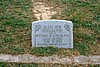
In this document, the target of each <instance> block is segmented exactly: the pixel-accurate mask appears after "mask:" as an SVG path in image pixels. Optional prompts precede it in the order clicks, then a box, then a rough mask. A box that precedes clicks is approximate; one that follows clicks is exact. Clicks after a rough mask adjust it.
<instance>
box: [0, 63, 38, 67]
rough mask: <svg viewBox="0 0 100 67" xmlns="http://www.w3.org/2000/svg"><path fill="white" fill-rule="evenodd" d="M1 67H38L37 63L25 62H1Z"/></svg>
mask: <svg viewBox="0 0 100 67" xmlns="http://www.w3.org/2000/svg"><path fill="white" fill-rule="evenodd" d="M0 67H37V64H35V63H31V64H25V63H6V62H0Z"/></svg>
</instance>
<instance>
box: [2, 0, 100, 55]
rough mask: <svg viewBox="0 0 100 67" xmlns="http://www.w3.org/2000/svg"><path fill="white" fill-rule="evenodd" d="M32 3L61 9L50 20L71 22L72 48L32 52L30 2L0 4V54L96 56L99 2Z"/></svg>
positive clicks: (53, 0)
mask: <svg viewBox="0 0 100 67" xmlns="http://www.w3.org/2000/svg"><path fill="white" fill-rule="evenodd" d="M36 1H42V2H46V3H47V4H48V5H50V6H53V7H59V8H60V9H61V10H60V11H61V13H57V14H56V15H54V16H52V18H53V19H63V20H71V21H72V22H73V24H74V48H73V49H63V48H61V49H58V48H53V47H46V48H43V47H41V48H32V44H31V22H33V21H35V20H37V19H36V17H35V16H34V13H33V8H32V2H31V0H30V1H29V0H1V1H0V53H8V54H24V53H31V54H34V55H38V56H48V55H53V54H57V55H65V56H66V55H70V56H71V55H95V54H96V55H99V54H100V48H99V47H100V43H99V41H100V36H99V33H100V5H99V4H100V1H99V0H91V1H90V0H87V1H85V0H84V1H82V0H50V1H48V0H34V2H36ZM50 2H51V3H50ZM55 4H56V5H55ZM62 6H63V8H62ZM55 10H56V9H55ZM56 11H58V10H56Z"/></svg>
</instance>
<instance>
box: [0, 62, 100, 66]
mask: <svg viewBox="0 0 100 67" xmlns="http://www.w3.org/2000/svg"><path fill="white" fill-rule="evenodd" d="M66 66H67V67H100V65H90V64H89V65H69V64H66V65H63V64H36V63H27V64H25V63H6V62H0V67H66Z"/></svg>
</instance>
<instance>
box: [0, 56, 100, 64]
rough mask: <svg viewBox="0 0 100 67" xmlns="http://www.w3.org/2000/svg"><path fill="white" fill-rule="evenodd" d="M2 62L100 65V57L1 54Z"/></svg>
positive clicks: (0, 60) (0, 59)
mask: <svg viewBox="0 0 100 67" xmlns="http://www.w3.org/2000/svg"><path fill="white" fill-rule="evenodd" d="M0 62H21V63H58V64H100V55H93V56H83V55H81V56H66V57H64V58H61V57H59V56H57V55H52V56H45V57H37V56H34V55H31V54H22V55H10V54H0Z"/></svg>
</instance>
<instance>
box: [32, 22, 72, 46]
mask: <svg viewBox="0 0 100 67" xmlns="http://www.w3.org/2000/svg"><path fill="white" fill-rule="evenodd" d="M47 46H55V47H58V48H73V24H72V22H71V21H65V20H41V21H36V22H32V47H47Z"/></svg>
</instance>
